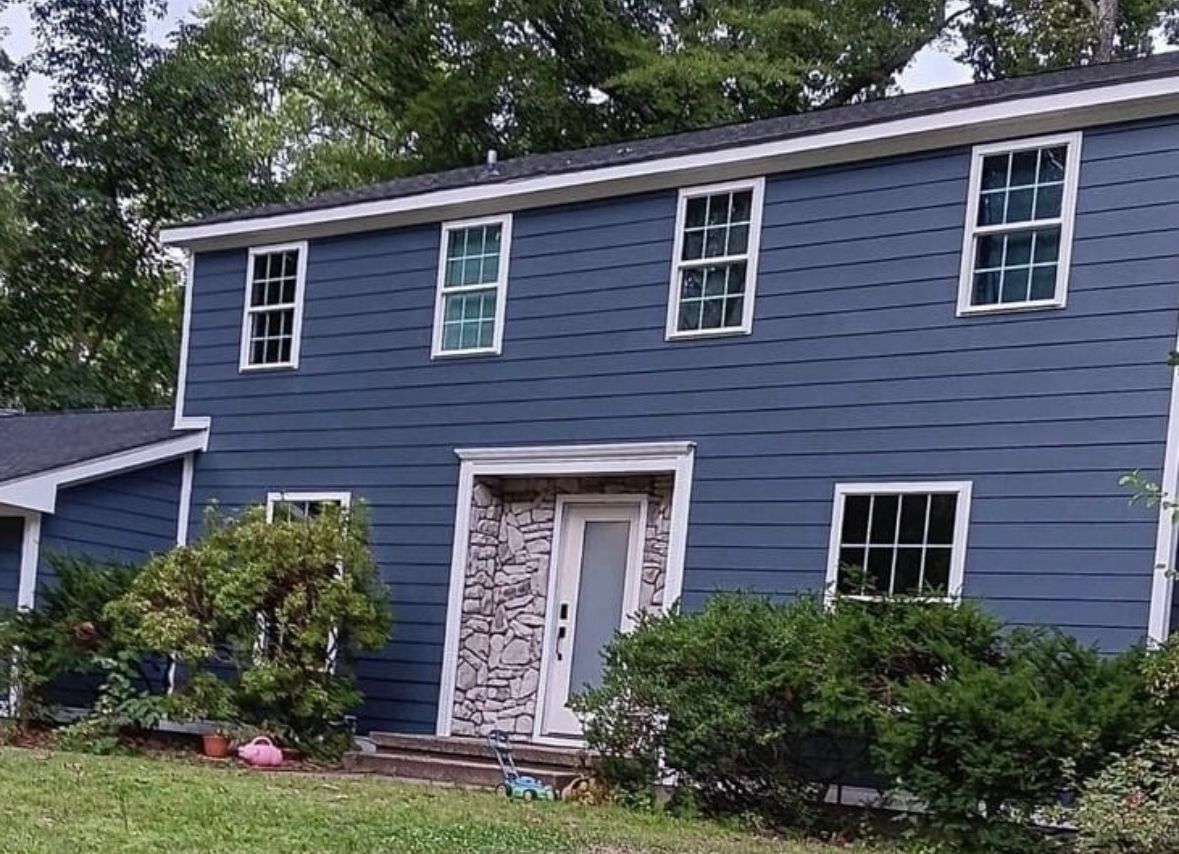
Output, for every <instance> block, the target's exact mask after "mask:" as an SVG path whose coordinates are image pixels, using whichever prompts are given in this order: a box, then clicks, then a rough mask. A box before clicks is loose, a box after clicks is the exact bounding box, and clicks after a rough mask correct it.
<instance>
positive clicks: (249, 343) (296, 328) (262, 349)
mask: <svg viewBox="0 0 1179 854" xmlns="http://www.w3.org/2000/svg"><path fill="white" fill-rule="evenodd" d="M306 280H307V244H306V243H284V244H282V245H279V246H255V247H253V248H252V249H250V255H249V263H248V264H247V266H246V296H245V307H244V311H243V316H242V345H241V362H240V365H239V367H240V369H241V370H243V371H252V370H262V369H270V368H297V367H299V341H300V338H301V337H302V330H303V290H304V286H305V283H306Z"/></svg>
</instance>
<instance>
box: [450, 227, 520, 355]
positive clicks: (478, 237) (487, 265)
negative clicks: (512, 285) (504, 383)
mask: <svg viewBox="0 0 1179 854" xmlns="http://www.w3.org/2000/svg"><path fill="white" fill-rule="evenodd" d="M504 232H505V223H504V222H503V221H498V220H497V221H493V222H485V223H478V224H474V225H469V226H460V227H447V228H445V229H444V231H443V233H444V237H445V251H444V255H443V259H442V265H443V266H442V271H441V276H440V289H441V293H440V297H439V308H438V311H439V313H440V318H439V319H438V322H439V324H440V329H439V331H438V333H437V335H436V351H437V352H439V353H469V352H494V351H495V350H496V349H497V325H498V324H499V323H501V322H502V318H501V316H500V315H501V308H502V300H503V293H502V291H503V290H504V287H505V285H506V270H505V269H504V267H505V266H506V265H505V258H504V250H505V249H506V248H507V247H506V245H505V233H504Z"/></svg>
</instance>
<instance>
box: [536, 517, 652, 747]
mask: <svg viewBox="0 0 1179 854" xmlns="http://www.w3.org/2000/svg"><path fill="white" fill-rule="evenodd" d="M557 509H558V516H557V520H556V522H557V526H558V527H557V531H558V537H557V542H556V543H555V544H554V548H555V549H556V552H555V561H554V565H553V570H552V571H553V573H554V583H553V585H552V586H551V588H550V590H551V593H552V595H551V596H550V599H549V605H548V610H549V619H548V626H549V631H548V633H547V634H546V640H545V644H546V649H545V661H546V662H547V667H546V670H547V672H546V674H545V680H544V685H545V696H544V705H543V711H542V717H541V726H540V729H539V734H540V735H542V736H548V737H555V738H578V737H580V736H581V723H580V721H578V719H577V716H576V715H574V714H573V712H572V711H570V709H569V706H568V702H569V695H570V694H576V693H578V692H580V691H582V690H584V689H585V688H586V687H587V686H596V685H597V684H598V683H599V682H600V681H601V677H602V656H601V653H602V649H603V647H605V646H606V644H608V643H609V642H610V640H611V638H613V637H614V634H615V632H617V631H618V630H619V629H622V628H626V627H628V625H629V618H630V616H631V615H633V614H634V612H635V611H636V610H638V595H639V586H640V580H641V571H642V555H643V527H644V524H645V519H644V516H645V509H646V499H645V497H631V496H625V497H623V496H594V497H593V498H592V499H591V498H583V499H581V500H578V499H577V498H576V497H569V498H567V499H565V498H563V499H561V500H559V501H558V503H557Z"/></svg>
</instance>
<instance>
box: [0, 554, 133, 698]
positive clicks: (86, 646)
mask: <svg viewBox="0 0 1179 854" xmlns="http://www.w3.org/2000/svg"><path fill="white" fill-rule="evenodd" d="M49 562H50V565H51V566H52V567H53V569H54V572H55V573H56V575H57V583H56V584H49V585H45V586H44V587H43V588H42V589H41V590H39V591H38V596H37V603H36V607H35V608H34V609H32V610H29V611H19V612H18V611H12V612H9V613H8V614H5V615H0V649H3V650H19V652H18V653H17V654H15V656H14V666H13V667H11V668H9V667H3V666H0V688H2V689H3V690H4V691H5V692H6V691H7V688H8V682H7V680H9V679H10V678H15V679H16V680H17V682H18V683H19V685H20V691H19V694H18V696H19V698H20V702H19V704H18V706H17V708H16V710H15V712H16V716H17V717H19V718H21V719H22V720H26V721H27V720H30V719H34V718H40V717H44V716H45V715H46V714H47V713H49V712H50V711H51V709H50V708H49V706H50V703H49V702H48V701H47V700H46V698H45V696H44V693H43V692H44V691H45V689H46V688H47V687H48V686H50V685H52V684H53V683H54V682H57V681H60V680H65V679H71V678H77V677H79V676H85V675H89V674H105V673H107V672H108V670H109V663H110V662H112V661H122V660H124V657H125V654H126V647H125V645H124V644H123V643H122V641H121V640H120V639H119V638H117V637H115V631H114V627H113V626H112V624H111V622H110V621H109V620H108V619H107V618H106V616H105V614H104V610H105V608H106V606H107V605H108V604H109V603H110V602H112V601H114V600H115V599H117V598H118V597H119V596H121V595H122V594H123V593H124V592H125V591H126V590H127V589H129V587H130V586H131V583H132V580H133V579H134V577H135V574H136V572H137V569H136V568H135V567H133V566H128V565H119V564H103V563H98V562H95V561H92V560H90V559H88V558H79V557H70V556H62V555H49ZM136 675H137V678H138V679H140V681H141V682H142V681H143V680H144V674H142V673H139V672H137V674H136Z"/></svg>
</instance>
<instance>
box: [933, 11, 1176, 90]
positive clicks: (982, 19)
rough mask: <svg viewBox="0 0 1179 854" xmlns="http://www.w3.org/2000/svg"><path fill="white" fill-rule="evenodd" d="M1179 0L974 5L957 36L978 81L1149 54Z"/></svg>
mask: <svg viewBox="0 0 1179 854" xmlns="http://www.w3.org/2000/svg"><path fill="white" fill-rule="evenodd" d="M1177 8H1179V7H1177V4H1176V3H1175V2H1174V0H969V2H968V4H967V5H966V6H965V7H964V9H965V11H964V14H963V15H962V17H961V18H960V19H959V21H958V25H957V27H956V28H955V29H954V30H953V34H954V35H957V36H958V37H959V38H960V39H961V42H962V44H963V45H964V47H963V49H962V50H961V52H960V53H959V56H958V58H959V59H960V60H961V61H963V62H966V63H967V64H969V65H970V66H971V68H972V69H973V70H974V76H975V78H976V79H978V80H990V79H994V78H997V77H1010V76H1012V75H1015V74H1029V73H1032V72H1035V71H1044V70H1050V69H1056V68H1069V67H1071V66H1074V65H1082V64H1087V63H1092V62H1109V61H1111V60H1116V59H1129V58H1132V57H1135V56H1146V55H1149V54H1150V53H1151V52H1152V51H1153V49H1154V36H1155V34H1156V33H1158V32H1159V29H1160V27H1164V26H1166V25H1168V23H1169V22H1173V20H1174V18H1175V15H1176V11H1177Z"/></svg>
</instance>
